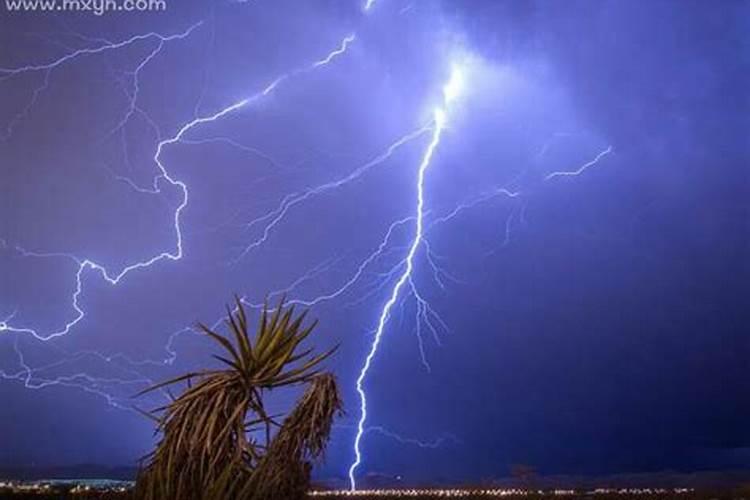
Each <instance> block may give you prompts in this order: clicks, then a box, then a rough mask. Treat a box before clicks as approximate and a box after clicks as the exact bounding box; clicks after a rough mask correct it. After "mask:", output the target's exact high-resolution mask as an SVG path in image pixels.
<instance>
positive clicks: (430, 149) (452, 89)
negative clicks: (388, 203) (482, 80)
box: [349, 65, 464, 490]
mask: <svg viewBox="0 0 750 500" xmlns="http://www.w3.org/2000/svg"><path fill="white" fill-rule="evenodd" d="M463 86H464V74H463V70H462V68H461V67H460V66H459V65H454V66H453V67H452V70H451V76H450V79H449V81H448V83H447V84H446V85H445V86H444V87H443V103H442V105H441V106H438V107H436V108H435V109H434V110H433V113H432V114H433V127H432V140H431V141H430V143H429V144H428V146H427V150H426V151H425V153H424V156H423V157H422V161H421V163H420V164H419V169H418V173H417V207H416V214H415V218H416V229H415V232H414V238H413V239H412V242H411V245H410V246H409V250H408V252H407V253H406V258H405V259H404V263H405V265H404V269H403V271H402V273H401V275H400V276H399V277H398V280H397V281H396V283H395V284H394V285H393V289H392V290H391V294H390V297H389V298H388V300H387V301H386V303H385V305H384V306H383V309H382V311H381V313H380V318H379V319H378V326H377V329H376V330H375V336H374V338H373V341H372V344H371V345H370V350H369V352H368V353H367V357H366V358H365V362H364V364H363V365H362V369H361V371H360V373H359V377H357V384H356V386H357V393H358V394H359V400H360V416H359V422H358V423H357V435H356V437H355V438H354V455H355V460H354V462H353V463H352V465H351V466H350V467H349V483H350V485H351V489H352V490H355V489H356V488H357V482H356V478H355V472H356V470H357V467H359V465H360V464H361V463H362V450H361V445H362V436H363V435H364V433H365V423H366V422H367V394H366V393H365V389H364V382H365V379H366V378H367V374H368V372H369V371H370V367H371V366H372V361H373V359H374V358H375V355H376V354H377V352H378V347H379V346H380V341H381V340H382V338H383V332H384V330H385V326H386V324H387V323H388V319H389V318H390V315H391V309H393V306H394V305H395V304H396V302H397V301H398V299H399V296H400V294H401V290H402V289H403V288H404V286H405V285H406V284H407V283H409V281H410V280H411V277H412V271H413V270H414V256H415V255H416V254H417V250H418V249H419V247H420V245H421V244H422V241H423V240H422V236H423V232H424V213H425V210H424V205H425V194H424V181H425V176H426V174H427V169H428V168H429V167H430V164H431V163H432V158H433V156H434V154H435V150H436V149H437V147H438V144H440V139H441V137H442V133H443V130H444V129H445V124H446V121H447V108H448V106H449V105H450V104H451V102H453V101H454V100H455V99H456V98H457V97H458V96H459V95H460V94H461V91H462V89H463Z"/></svg>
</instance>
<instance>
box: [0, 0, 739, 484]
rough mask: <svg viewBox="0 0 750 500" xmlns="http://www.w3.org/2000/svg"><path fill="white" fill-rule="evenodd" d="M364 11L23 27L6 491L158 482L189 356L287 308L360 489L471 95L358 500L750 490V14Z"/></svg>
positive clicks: (15, 34)
mask: <svg viewBox="0 0 750 500" xmlns="http://www.w3.org/2000/svg"><path fill="white" fill-rule="evenodd" d="M363 7H364V6H363V5H362V3H361V2H357V1H351V2H350V1H344V0H329V1H299V0H288V1H287V0H284V1H276V0H274V1H263V0H248V1H228V0H214V1H197V0H195V1H192V0H191V1H187V0H183V1H176V0H171V1H169V0H168V6H167V10H166V12H151V13H108V14H105V15H102V16H97V15H94V14H93V13H83V12H79V13H54V14H53V13H42V12H27V13H18V12H9V11H8V9H7V8H3V6H2V5H0V375H1V376H2V378H3V379H5V380H0V396H1V401H0V466H6V465H16V466H18V465H21V466H27V465H72V464H82V463H88V464H104V465H132V464H133V463H135V460H136V459H137V458H138V457H140V456H141V455H143V454H144V453H145V452H147V451H148V450H149V447H150V446H151V445H152V443H153V440H152V431H153V429H152V423H151V422H150V421H148V420H147V419H145V418H144V417H143V416H142V415H140V414H138V413H137V412H135V411H133V410H132V406H133V405H138V406H142V407H146V408H148V407H152V406H154V405H157V404H160V403H163V402H164V400H163V399H161V398H160V395H158V394H156V395H154V396H151V397H146V398H140V399H133V397H132V396H133V395H134V394H135V393H137V392H138V391H140V390H142V389H144V388H145V387H147V386H149V385H150V384H151V383H152V382H153V381H159V380H163V379H165V378H167V377H169V376H171V375H175V374H180V373H183V372H185V371H189V370H191V369H195V368H199V367H202V366H212V362H211V360H210V354H211V353H213V352H215V351H214V347H213V346H212V345H211V344H210V343H208V342H207V341H206V340H205V339H204V338H203V337H201V336H198V335H196V334H194V332H193V331H191V330H190V328H191V327H192V325H194V324H195V322H196V321H202V322H206V323H213V322H215V321H217V320H219V319H220V318H221V316H222V312H223V310H224V309H223V308H224V304H225V303H226V302H228V301H229V300H231V297H232V294H233V293H238V294H240V295H241V296H243V297H244V298H245V300H246V301H247V302H248V303H249V304H257V303H260V302H262V300H263V298H264V296H266V295H268V294H271V297H272V299H277V298H278V296H279V295H280V293H283V292H286V293H287V297H288V298H289V299H290V300H293V301H301V302H303V303H308V304H309V303H313V305H312V310H313V314H314V316H316V317H318V318H319V319H320V326H319V328H318V332H317V335H315V339H314V344H315V345H316V346H318V347H319V348H321V349H322V348H324V347H328V346H331V345H334V344H340V349H339V351H338V352H337V353H336V355H335V357H334V358H333V359H332V360H331V361H330V362H329V367H330V369H331V370H333V371H334V372H335V373H336V374H337V376H338V379H339V382H340V384H341V387H342V392H343V396H344V400H345V404H346V415H345V417H343V418H342V419H340V420H339V421H338V422H337V424H338V425H337V428H336V430H335V432H334V437H333V440H332V442H331V445H330V448H329V453H328V456H327V461H326V463H325V465H324V466H323V467H322V468H321V469H319V475H320V476H321V477H337V478H344V477H345V476H346V473H347V469H348V468H349V465H350V464H351V463H352V461H353V459H354V453H353V449H352V446H353V441H354V435H355V426H356V423H357V420H358V419H359V417H360V411H359V409H360V401H359V397H358V395H357V392H356V390H355V381H356V379H357V376H358V375H359V373H360V369H361V368H362V365H363V362H364V359H365V356H366V355H367V353H368V350H369V349H370V346H371V343H372V341H373V338H374V332H375V330H376V327H377V324H378V319H379V317H380V315H381V313H382V311H383V307H384V304H385V303H386V301H387V300H388V298H389V296H390V295H391V292H392V290H393V287H394V286H395V284H396V282H397V280H398V278H399V276H401V275H402V273H403V272H404V269H405V263H404V258H405V256H406V255H407V252H408V250H409V247H410V245H411V244H412V243H413V241H414V238H415V234H416V227H417V225H416V219H415V216H416V215H417V212H416V210H417V197H418V186H417V183H418V173H419V166H420V162H422V160H423V158H424V155H425V152H426V150H427V148H428V147H429V145H430V140H431V138H432V137H433V136H432V134H433V132H434V129H435V124H434V123H433V121H434V120H433V112H434V109H435V108H436V107H440V106H442V105H443V95H442V93H441V91H442V89H443V86H444V85H445V84H446V82H447V81H448V80H449V78H450V76H451V73H452V71H454V70H455V68H456V67H460V68H461V71H462V75H463V85H462V89H461V92H460V95H459V96H457V97H456V99H455V100H454V101H452V102H451V103H450V105H447V104H446V105H445V106H446V107H445V111H446V116H447V118H446V124H445V128H444V129H443V130H442V136H441V138H440V141H439V143H438V144H437V146H436V148H435V151H434V155H433V157H432V159H431V162H430V163H429V169H428V170H427V171H426V173H425V181H424V185H423V193H424V213H423V222H424V234H423V236H424V237H423V238H422V239H421V241H420V244H419V247H418V248H417V250H416V253H415V256H414V259H413V264H414V266H413V271H412V273H411V274H410V276H409V278H410V279H409V280H408V283H406V285H405V286H404V287H403V289H402V290H401V293H400V294H399V296H398V297H397V301H396V303H395V305H394V307H393V309H392V311H391V315H390V317H389V322H388V323H387V324H386V326H385V329H384V331H383V335H382V338H381V340H382V342H381V343H380V345H379V349H378V350H377V353H376V355H375V357H374V359H373V363H372V365H371V368H370V371H369V372H368V374H367V377H366V379H365V382H364V387H365V390H366V392H367V395H368V409H369V412H368V419H367V422H366V432H365V434H364V437H363V441H362V450H363V462H362V465H361V466H360V468H359V469H358V471H357V474H358V476H359V477H364V476H366V475H380V474H383V475H385V476H387V477H393V476H401V477H403V478H404V479H405V480H413V481H438V480H439V481H443V480H446V481H478V480H482V479H488V478H494V477H502V476H507V475H508V474H509V470H510V467H511V466H512V465H513V464H528V465H531V466H534V467H535V468H537V469H538V470H539V471H540V472H542V473H545V474H558V473H559V474H608V473H615V472H648V471H660V470H667V469H671V470H684V471H693V470H703V469H720V468H736V467H750V427H749V426H748V422H750V370H749V368H748V367H750V332H748V325H750V308H749V307H748V297H750V245H749V244H750V236H749V235H750V210H749V209H750V178H749V174H748V172H749V169H748V167H750V142H749V141H748V133H750V94H749V93H748V90H747V89H748V88H750V87H749V85H750V82H748V76H749V75H750V35H748V33H750V3H749V2H745V1H739V0H723V1H717V2H710V1H708V0H705V1H697V0H673V1H667V0H639V1H630V0H619V1H606V0H602V1H593V0H587V1H582V0H574V1H565V2H562V1H551V0H550V1H541V0H533V1H532V0H529V1H501V0H473V1H470V0H466V1H458V0H454V1H449V0H443V1H419V0H414V1H410V0H377V1H376V2H374V4H373V5H372V6H371V8H369V9H367V10H364V9H363ZM351 35H354V36H353V38H348V39H347V38H346V37H350V36H351ZM329 56H330V57H329ZM280 77H281V80H278V79H279V78H280ZM272 83H277V85H275V86H273V88H272V89H271V90H270V91H268V92H266V93H265V94H262V92H263V91H264V89H268V87H269V85H271V84H272ZM246 99H250V101H249V102H247V103H245V104H244V105H242V106H239V107H237V109H231V110H229V111H227V110H228V109H229V108H230V107H231V106H233V105H234V104H236V103H240V102H243V101H244V100H246ZM223 110H224V111H227V112H226V113H222V111H223ZM217 113H222V114H221V116H216V115H217ZM209 118H216V119H209ZM196 120H198V121H196ZM188 124H192V125H190V126H189V127H188V129H185V128H184V127H186V126H187V125H188ZM420 131H421V132H420ZM182 132H184V133H182ZM175 138H177V139H178V140H174V139H175ZM399 141H400V142H399ZM396 143H398V147H394V148H392V149H391V150H390V151H389V148H390V147H391V146H392V145H394V144H396ZM160 144H161V145H162V147H161V148H160ZM157 152H160V154H159V155H158V157H156V154H157ZM389 152H390V153H392V154H390V155H388V153H389ZM384 156H387V157H386V158H384ZM155 157H156V158H157V159H158V163H157V161H155ZM373 160H382V161H373ZM159 164H161V165H162V167H163V168H164V170H165V172H166V173H167V175H168V178H165V177H164V175H163V173H162V172H161V171H160V170H159V168H160V167H159ZM160 174H162V175H161V177H160ZM181 186H184V187H185V189H186V190H187V192H188V193H189V196H188V197H187V200H185V199H184V198H183V191H182V188H181ZM290 201H291V203H290ZM183 205H184V208H182V206H183ZM176 213H178V215H179V230H180V234H181V236H182V238H181V248H182V253H179V252H178V248H177V243H178V233H177V231H176V227H175V214H176ZM394 224H395V225H394ZM389 229H391V231H390V232H389ZM133 266H136V267H133ZM104 270H106V276H107V277H109V278H110V281H111V282H108V281H107V280H106V279H104V278H105V276H103V273H104ZM116 278H120V279H119V280H118V279H116ZM115 281H116V283H114V282H115ZM77 283H79V284H80V287H79V289H78V290H77V288H78V286H77ZM66 325H70V328H66ZM57 334H60V335H57ZM295 396H296V394H295V393H294V392H293V391H292V392H288V393H283V394H277V395H276V394H275V395H274V402H273V403H274V405H277V406H278V407H279V408H283V407H284V404H285V403H288V402H290V401H292V400H293V398H294V397H295Z"/></svg>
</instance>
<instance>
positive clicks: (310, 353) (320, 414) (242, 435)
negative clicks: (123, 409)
mask: <svg viewBox="0 0 750 500" xmlns="http://www.w3.org/2000/svg"><path fill="white" fill-rule="evenodd" d="M306 315H307V311H305V312H303V313H302V314H299V315H295V312H294V307H286V305H285V304H284V299H282V300H281V301H280V302H279V304H278V305H277V307H276V308H275V309H273V310H272V311H271V310H269V308H268V306H267V305H266V306H264V308H263V310H262V312H261V314H260V323H259V325H258V327H257V330H256V332H255V335H254V338H253V336H251V335H250V333H249V327H248V322H247V316H246V314H245V309H244V306H243V304H242V302H241V301H240V300H239V299H236V307H235V309H234V311H232V310H231V309H230V308H229V307H228V308H227V326H228V328H229V330H230V332H231V334H232V335H231V337H225V336H223V335H221V334H219V333H217V332H215V331H213V330H212V329H211V328H209V327H207V326H205V325H202V324H201V325H199V327H200V329H201V330H202V331H203V332H204V333H205V334H206V335H208V336H209V337H210V338H211V339H213V340H215V341H216V342H217V343H218V344H219V345H220V346H221V347H222V348H223V350H224V351H225V352H224V353H223V354H224V355H223V356H219V355H214V357H215V358H216V359H218V360H219V361H220V362H221V363H222V364H223V365H224V366H223V367H222V368H221V369H215V370H203V371H199V372H193V373H187V374H185V375H182V376H180V377H177V378H174V379H171V380H168V381H166V382H163V383H161V384H158V385H156V386H153V387H151V388H149V389H147V390H146V391H144V392H149V391H154V390H157V389H162V388H165V387H171V386H173V385H174V384H179V383H187V387H186V389H185V390H184V392H183V393H182V394H181V395H180V396H179V397H177V398H173V399H172V401H171V402H170V403H168V404H167V405H166V406H163V407H161V408H158V409H156V410H154V412H152V413H147V415H149V416H150V417H151V418H153V419H154V420H155V421H156V423H157V433H160V434H161V440H160V441H159V443H158V444H157V446H156V449H155V450H154V451H153V452H152V453H150V454H149V455H147V456H146V457H145V459H144V464H143V468H142V470H141V471H140V473H139V475H138V479H137V483H136V488H135V498H136V499H140V500H157V499H159V500H163V499H180V500H207V499H219V498H221V499H251V500H272V499H273V500H276V499H290V500H292V499H296V498H302V497H304V495H305V493H306V492H307V490H308V488H309V485H310V470H311V468H312V463H313V462H314V461H315V460H316V459H319V458H320V457H321V456H322V454H323V451H324V448H325V445H326V443H327V441H328V437H329V434H330V430H331V424H332V421H333V417H334V416H335V415H336V414H339V413H341V408H342V407H341V400H340V397H339V392H338V388H337V385H336V381H335V379H334V377H333V375H331V374H329V373H322V372H320V371H319V364H320V363H321V362H322V361H323V360H324V359H326V358H327V357H328V356H330V355H331V354H332V353H333V351H334V350H335V348H334V349H332V350H330V351H327V352H325V353H323V354H318V355H315V354H314V350H313V349H312V348H308V349H304V350H303V349H301V344H302V342H303V341H304V340H305V339H306V338H307V337H308V336H309V335H310V333H311V332H312V331H313V329H314V328H315V326H316V324H317V322H315V321H314V322H312V323H311V324H309V325H308V326H304V320H305V317H306ZM295 385H307V389H306V391H305V392H304V394H303V395H302V397H301V398H300V399H299V401H298V402H297V405H296V407H295V408H294V409H293V410H292V411H291V412H289V413H288V414H287V416H286V418H285V419H284V420H283V422H281V423H279V421H278V420H277V418H278V416H271V415H269V414H268V413H267V412H266V409H265V406H264V393H265V392H267V391H270V390H272V389H277V388H281V387H288V386H295Z"/></svg>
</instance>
